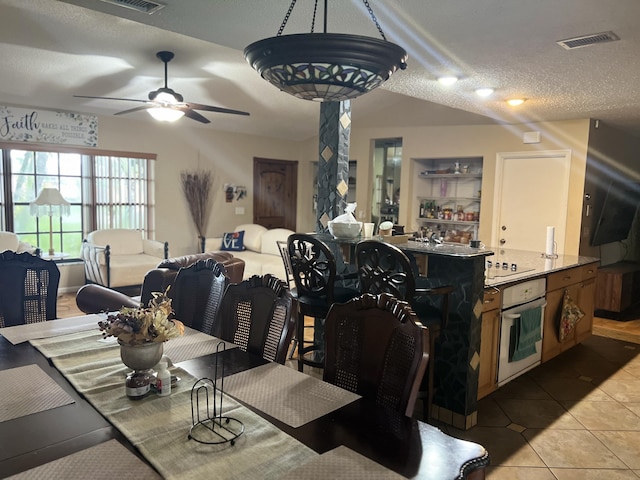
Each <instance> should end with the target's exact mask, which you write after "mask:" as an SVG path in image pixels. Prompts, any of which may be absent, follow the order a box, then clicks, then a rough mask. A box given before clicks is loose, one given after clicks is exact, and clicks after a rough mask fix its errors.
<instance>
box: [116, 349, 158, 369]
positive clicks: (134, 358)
mask: <svg viewBox="0 0 640 480" xmlns="http://www.w3.org/2000/svg"><path fill="white" fill-rule="evenodd" d="M163 352H164V343H163V342H149V343H141V344H139V345H126V344H122V343H121V344H120V358H121V359H122V363H124V364H125V365H126V366H127V367H129V368H131V369H133V370H136V371H139V370H149V369H150V368H152V367H153V366H154V365H156V364H157V363H158V362H159V361H160V359H161V358H162V353H163Z"/></svg>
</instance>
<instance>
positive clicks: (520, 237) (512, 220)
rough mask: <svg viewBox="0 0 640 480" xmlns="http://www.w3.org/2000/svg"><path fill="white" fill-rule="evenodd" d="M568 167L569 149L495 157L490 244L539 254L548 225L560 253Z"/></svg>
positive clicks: (542, 249)
mask: <svg viewBox="0 0 640 480" xmlns="http://www.w3.org/2000/svg"><path fill="white" fill-rule="evenodd" d="M570 168H571V152H570V151H569V150H559V151H541V152H515V153H499V154H498V159H497V162H496V190H495V203H494V218H495V219H496V220H495V221H496V223H494V225H493V229H494V231H493V239H492V245H494V246H496V247H498V246H501V247H504V248H512V249H517V250H529V251H532V252H541V253H544V251H545V247H546V236H547V226H553V227H555V243H556V246H557V251H556V253H558V254H562V253H564V250H565V249H564V241H565V232H566V223H567V205H568V201H569V173H570Z"/></svg>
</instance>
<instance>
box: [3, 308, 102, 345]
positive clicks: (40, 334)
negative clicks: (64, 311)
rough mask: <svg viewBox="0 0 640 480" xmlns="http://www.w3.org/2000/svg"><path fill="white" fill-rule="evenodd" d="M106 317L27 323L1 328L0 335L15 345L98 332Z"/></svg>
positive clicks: (97, 316) (95, 315) (92, 315)
mask: <svg viewBox="0 0 640 480" xmlns="http://www.w3.org/2000/svg"><path fill="white" fill-rule="evenodd" d="M104 317H105V316H104V315H97V314H91V315H80V316H77V317H69V318H60V319H57V320H49V321H46V322H37V323H27V324H25V325H15V326H13V327H5V328H0V334H1V335H2V336H3V337H5V338H6V339H7V340H9V341H10V342H11V343H12V344H13V345H17V344H18V343H22V342H26V341H28V340H35V339H37V338H49V337H55V336H59V335H67V334H69V333H73V332H82V331H84V330H94V329H95V330H97V329H98V321H99V320H103V319H104Z"/></svg>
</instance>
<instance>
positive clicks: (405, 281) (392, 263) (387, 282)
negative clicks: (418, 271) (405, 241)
mask: <svg viewBox="0 0 640 480" xmlns="http://www.w3.org/2000/svg"><path fill="white" fill-rule="evenodd" d="M355 254H356V266H357V269H358V280H359V281H360V291H361V292H362V293H373V294H378V293H390V294H392V295H393V296H394V297H396V298H398V299H400V300H407V301H410V300H412V299H413V297H414V295H415V290H416V280H415V276H414V273H413V269H412V268H411V262H410V261H409V258H407V256H406V255H405V254H404V252H403V251H402V250H400V249H399V248H398V247H396V246H395V245H391V244H389V243H385V242H380V241H378V240H363V241H361V242H358V244H357V245H356V252H355Z"/></svg>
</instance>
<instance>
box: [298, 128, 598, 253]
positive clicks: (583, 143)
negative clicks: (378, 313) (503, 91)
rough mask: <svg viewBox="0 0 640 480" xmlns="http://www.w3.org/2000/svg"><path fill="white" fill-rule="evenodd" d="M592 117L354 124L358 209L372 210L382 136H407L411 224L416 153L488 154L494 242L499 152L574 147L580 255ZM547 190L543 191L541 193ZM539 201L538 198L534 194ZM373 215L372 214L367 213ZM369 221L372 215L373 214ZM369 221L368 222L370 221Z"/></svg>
mask: <svg viewBox="0 0 640 480" xmlns="http://www.w3.org/2000/svg"><path fill="white" fill-rule="evenodd" d="M530 131H539V132H540V137H541V141H540V143H537V144H524V143H523V133H524V132H530ZM588 133H589V120H588V119H580V120H567V121H559V122H543V123H532V124H521V125H477V126H475V125H471V126H455V127H451V126H440V127H402V128H401V127H391V128H358V125H357V123H356V122H354V123H353V125H352V129H351V148H350V154H349V158H351V159H353V160H357V161H358V179H357V184H358V190H357V203H358V210H363V211H365V212H370V211H371V191H372V190H371V188H372V177H373V175H372V171H371V168H372V163H373V162H372V156H373V151H374V149H373V143H374V141H375V139H379V138H392V137H400V138H402V155H403V159H402V167H403V168H402V180H401V190H400V191H401V195H400V223H404V224H405V225H407V226H411V225H412V224H413V223H415V221H414V220H412V218H411V213H412V211H411V207H410V205H411V202H412V201H414V199H415V197H416V195H417V194H418V192H413V191H412V188H413V181H412V179H413V177H414V175H416V174H417V173H418V172H417V171H414V168H413V165H412V162H411V161H410V159H412V158H425V157H435V158H438V157H476V156H480V157H483V159H484V166H483V185H482V203H481V213H480V228H479V236H480V239H483V241H486V242H489V239H491V236H492V232H493V229H494V228H495V226H494V225H493V223H492V212H493V191H494V187H495V185H494V178H495V168H496V157H497V154H498V153H499V152H524V151H536V150H561V149H570V150H571V154H572V155H571V174H570V175H571V176H570V185H569V198H570V200H569V208H568V218H567V229H566V232H567V233H566V241H565V249H564V252H565V254H569V255H577V254H578V246H579V238H580V221H581V218H580V211H581V208H582V195H583V188H584V178H585V165H586V151H587V141H588ZM314 146H315V148H316V149H317V140H316V141H315V145H314V141H313V140H309V141H307V142H305V144H304V148H305V152H306V153H303V154H301V155H300V158H301V160H303V161H308V159H309V158H314V157H315V155H317V153H316V152H315V151H313V148H314ZM541 194H543V192H541ZM532 201H535V199H532ZM367 215H368V214H367ZM367 220H368V219H367ZM367 220H365V221H367Z"/></svg>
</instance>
